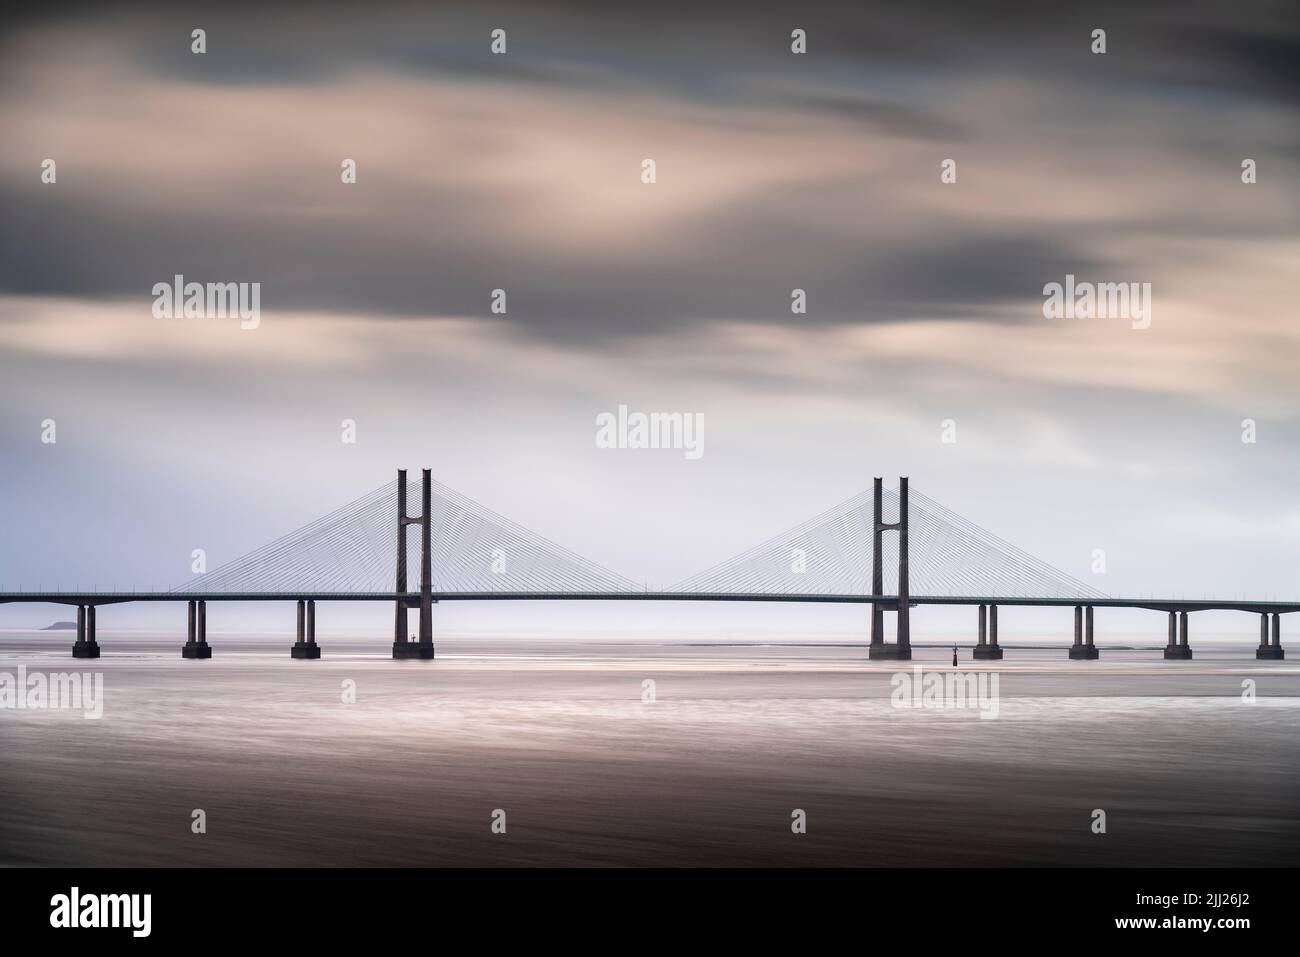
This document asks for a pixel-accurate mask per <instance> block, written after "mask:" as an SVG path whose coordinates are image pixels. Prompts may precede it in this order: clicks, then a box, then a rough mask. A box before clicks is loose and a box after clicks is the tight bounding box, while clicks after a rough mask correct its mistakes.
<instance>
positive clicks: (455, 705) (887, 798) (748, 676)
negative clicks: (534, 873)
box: [0, 630, 1300, 866]
mask: <svg viewBox="0 0 1300 957" xmlns="http://www.w3.org/2000/svg"><path fill="white" fill-rule="evenodd" d="M71 640H72V636H71V635H69V634H67V633H49V632H44V633H42V632H14V631H10V632H0V672H6V671H7V672H10V673H14V672H16V670H17V667H18V665H20V664H22V665H26V667H27V668H28V670H29V671H34V670H51V671H88V672H102V673H103V675H104V695H105V701H104V716H103V718H102V719H100V720H87V719H85V718H84V717H82V715H81V714H80V713H79V712H75V711H32V710H0V767H2V768H3V771H2V772H0V864H6V865H26V864H50V865H499V864H512V865H517V864H524V865H530V864H559V865H591V864H597V865H629V864H630V865H661V866H662V865H729V864H730V865H755V864H766V865H868V866H870V865H930V864H945V865H994V866H1000V865H1052V864H1059V865H1073V864H1083V865H1245V866H1253V865H1261V866H1262V865H1270V866H1281V865H1287V866H1289V865H1290V864H1291V863H1292V862H1293V861H1294V859H1295V855H1296V853H1297V851H1300V736H1298V735H1297V734H1296V731H1297V722H1298V719H1300V668H1297V667H1296V665H1295V664H1293V663H1292V662H1290V661H1283V662H1256V661H1255V660H1254V659H1253V648H1252V646H1251V645H1250V644H1249V643H1248V642H1240V643H1236V644H1226V643H1224V644H1222V645H1221V646H1218V647H1216V646H1214V645H1213V644H1212V643H1211V642H1209V641H1204V640H1203V641H1201V642H1199V643H1197V644H1194V646H1193V647H1194V648H1195V651H1196V654H1197V658H1196V660H1194V661H1191V662H1165V661H1163V660H1161V658H1160V652H1159V650H1158V649H1159V647H1160V646H1159V643H1158V642H1151V643H1148V644H1147V647H1145V648H1143V649H1139V650H1128V651H1123V650H1115V649H1112V648H1109V647H1105V646H1103V650H1102V656H1103V658H1102V660H1101V661H1097V662H1070V661H1067V660H1065V650H1064V646H1063V645H1059V644H1055V645H1051V646H1048V644H1047V643H1046V642H1044V643H1042V646H1040V647H1036V648H1034V647H1025V646H1024V645H1018V644H1016V643H1015V642H1014V641H1013V642H1012V643H1011V644H1006V643H1004V647H1006V648H1007V655H1008V657H1007V659H1006V660H1004V661H1002V662H990V663H985V665H983V666H981V667H979V668H978V669H976V666H975V665H974V664H973V663H972V662H970V661H969V660H968V651H964V652H963V666H964V667H965V668H969V669H972V670H996V671H997V673H998V675H999V685H998V691H999V700H998V716H997V718H996V719H993V720H986V719H981V718H979V716H978V711H975V710H970V709H962V710H946V711H937V710H918V709H913V710H905V709H900V708H897V707H894V706H893V705H892V704H891V690H892V688H891V675H893V674H894V673H895V672H896V671H898V670H900V669H899V666H898V665H895V664H890V663H887V662H876V663H868V662H867V661H866V660H865V655H864V649H863V648H862V646H860V645H849V644H831V643H828V644H823V645H808V644H797V645H779V644H762V645H745V644H741V643H731V644H726V645H722V644H707V643H696V644H676V643H669V642H664V643H651V642H643V643H628V642H609V643H601V642H577V641H569V642H558V641H554V640H545V641H543V640H537V639H525V638H519V639H514V640H511V639H501V640H494V641H486V640H468V639H464V640H455V639H444V640H442V641H441V642H440V643H439V646H438V654H439V658H438V660H437V661H436V662H432V663H430V662H394V661H392V660H391V658H389V657H388V644H387V642H386V641H385V640H381V639H361V638H351V639H346V638H322V641H321V644H322V648H323V652H324V657H323V658H322V659H321V660H319V661H293V660H291V659H290V658H289V655H288V645H289V640H288V639H286V638H284V637H283V636H266V635H261V636H234V635H222V634H214V635H211V636H210V642H211V644H212V646H213V648H214V657H213V658H212V659H211V660H210V661H183V660H181V659H180V656H179V648H180V643H179V642H178V641H177V640H176V639H175V638H173V637H167V638H162V637H129V636H125V635H117V634H113V633H111V632H106V631H102V630H101V633H100V643H101V646H102V647H103V648H104V651H105V657H103V658H101V659H99V660H98V661H74V660H73V659H72V658H71V657H70V656H69V654H68V647H69V646H70V644H71ZM918 663H919V664H921V665H923V666H924V667H925V668H926V669H931V670H941V671H951V646H950V645H948V646H938V645H935V646H933V647H924V646H922V647H918V648H917V660H916V661H915V662H913V664H918ZM645 679H652V680H653V681H654V682H655V700H654V702H653V703H643V700H642V698H643V682H644V681H645ZM1245 679H1254V680H1255V682H1256V690H1257V699H1256V702H1255V703H1253V704H1249V703H1246V702H1244V701H1243V700H1242V683H1243V680H1245ZM345 682H355V691H356V700H355V703H344V701H343V693H344V690H345ZM195 809H202V810H203V811H204V812H205V814H206V822H207V832H206V833H205V834H194V833H192V831H191V820H192V812H193V811H194V810H195ZM497 809H501V810H503V811H504V812H505V820H506V833H505V834H504V835H502V834H494V833H493V832H492V828H491V825H492V820H493V812H494V811H495V810H497ZM796 809H799V810H802V811H804V812H805V814H806V819H807V833H806V834H801V835H796V834H793V833H792V831H791V821H792V812H793V811H795V810H796ZM1094 809H1102V810H1104V811H1105V813H1106V826H1107V827H1106V833H1105V834H1100V835H1099V834H1094V833H1093V832H1092V828H1091V825H1092V822H1093V812H1094Z"/></svg>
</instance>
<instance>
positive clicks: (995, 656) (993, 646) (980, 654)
mask: <svg viewBox="0 0 1300 957" xmlns="http://www.w3.org/2000/svg"><path fill="white" fill-rule="evenodd" d="M984 636H985V618H984V606H983V605H980V638H979V644H978V645H976V646H975V655H974V657H975V659H976V660H977V661H1001V660H1002V647H1001V646H1000V645H999V644H998V606H997V605H989V610H988V641H987V642H986V641H985V639H984Z"/></svg>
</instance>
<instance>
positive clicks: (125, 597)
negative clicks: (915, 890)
mask: <svg viewBox="0 0 1300 957" xmlns="http://www.w3.org/2000/svg"><path fill="white" fill-rule="evenodd" d="M300 599H305V600H311V601H397V600H398V599H405V600H407V601H410V602H413V603H418V602H419V600H420V593H419V592H418V591H408V592H401V593H399V592H328V591H327V592H320V591H318V592H313V591H292V592H288V591H285V592H267V591H258V592H200V591H194V592H184V591H169V592H144V591H132V592H127V591H25V592H0V604H3V603H6V602H52V603H56V604H70V605H91V604H93V605H110V604H119V603H122V602H132V601H298V600H300ZM433 600H434V601H436V602H441V601H756V602H773V601H777V602H809V603H832V604H873V603H875V604H881V605H884V606H885V607H886V608H889V607H891V606H897V604H898V597H897V596H896V595H876V596H872V595H822V594H747V593H743V592H671V591H627V592H558V591H557V592H434V593H433ZM908 601H909V603H910V604H912V605H1008V606H1015V605H1025V606H1039V607H1060V606H1071V605H1085V606H1086V605H1091V606H1093V607H1097V608H1145V609H1150V610H1153V611H1211V610H1225V611H1246V612H1255V613H1258V614H1265V613H1278V614H1282V613H1286V612H1293V611H1300V602H1279V601H1243V600H1240V599H1194V598H1068V597H1067V598H1026V597H1023V596H997V595H980V596H955V595H911V596H909V598H908Z"/></svg>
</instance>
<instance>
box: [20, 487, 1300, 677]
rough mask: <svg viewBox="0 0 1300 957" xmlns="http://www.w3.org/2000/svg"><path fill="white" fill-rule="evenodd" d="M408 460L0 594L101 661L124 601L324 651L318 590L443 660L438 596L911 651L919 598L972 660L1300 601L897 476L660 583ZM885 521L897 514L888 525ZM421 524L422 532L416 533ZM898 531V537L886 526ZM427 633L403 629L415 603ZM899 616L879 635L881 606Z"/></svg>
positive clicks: (1275, 620)
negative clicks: (369, 487)
mask: <svg viewBox="0 0 1300 957" xmlns="http://www.w3.org/2000/svg"><path fill="white" fill-rule="evenodd" d="M407 493H408V489H407V480H406V473H405V471H399V472H398V475H397V479H396V481H393V482H390V483H388V484H387V485H384V486H382V487H381V488H378V489H375V490H374V491H372V492H370V493H368V494H366V495H363V496H361V497H360V498H358V499H356V500H355V501H352V502H349V503H348V504H347V505H344V506H343V507H341V508H339V509H336V510H335V511H333V512H330V513H329V514H328V515H325V516H322V517H321V518H319V519H317V520H316V521H314V522H311V523H310V524H308V525H305V526H303V527H302V528H299V529H296V530H295V531H292V532H290V533H288V534H286V535H282V536H281V537H279V538H277V539H275V540H274V541H272V542H269V543H268V544H266V545H263V546H262V547H260V548H257V549H255V550H254V551H251V552H249V553H248V554H246V555H243V556H242V557H240V558H237V559H235V560H234V561H231V562H227V563H225V564H223V565H221V566H219V567H217V568H215V569H213V570H212V571H210V572H208V573H206V574H203V575H200V576H197V577H196V578H194V579H193V580H191V581H189V582H187V583H185V584H184V585H181V586H178V587H177V588H174V589H172V590H170V591H166V592H24V591H0V603H3V602H19V601H29V602H30V601H46V602H57V603H62V604H72V605H76V606H77V640H76V643H75V644H74V646H73V654H74V655H75V656H77V657H85V658H93V657H98V656H99V650H100V649H99V644H98V641H97V638H96V627H95V623H96V608H97V607H98V606H101V605H109V604H117V603H121V602H131V601H184V602H186V603H187V605H188V611H189V632H188V640H187V641H186V643H185V646H184V649H183V655H184V656H185V657H187V658H195V659H202V658H208V657H210V656H211V654H212V650H211V647H210V646H209V645H208V643H207V603H208V602H210V601H295V602H296V603H297V618H298V632H297V640H296V642H295V643H294V645H293V647H292V654H293V656H294V657H296V658H317V657H319V656H320V647H319V645H318V644H317V642H316V640H315V632H316V627H315V619H316V602H317V601H391V602H393V606H394V625H393V656H394V657H396V658H425V659H431V658H433V657H434V644H433V605H435V604H437V603H438V602H442V601H463V600H476V599H477V600H486V599H491V600H525V599H528V600H617V601H645V600H653V601H787V602H851V603H859V604H867V605H870V607H871V619H870V620H871V626H870V627H871V638H870V644H869V646H868V648H869V654H870V657H871V658H878V659H895V660H900V659H908V658H910V657H911V628H910V617H911V609H912V608H913V607H914V606H918V605H977V606H978V607H979V612H978V641H977V644H976V645H975V648H974V655H975V657H976V658H980V659H1000V658H1001V657H1002V655H1003V650H1002V647H1001V646H1000V645H999V643H998V606H1000V605H1042V606H1054V605H1055V606H1073V607H1074V644H1073V645H1072V646H1071V647H1070V652H1069V654H1070V657H1071V658H1075V659H1081V660H1088V659H1095V658H1097V657H1098V656H1099V651H1098V649H1097V646H1096V644H1095V641H1094V634H1093V609H1094V607H1125V608H1147V609H1154V610H1159V611H1164V612H1167V613H1168V615H1169V627H1168V643H1167V645H1166V647H1165V652H1164V654H1165V657H1166V658H1168V659H1172V660H1178V659H1183V660H1185V659H1189V658H1191V657H1192V651H1191V648H1190V646H1189V641H1188V614H1189V613H1191V612H1195V611H1202V610H1207V609H1235V610H1239V611H1245V612H1252V613H1255V614H1258V615H1259V616H1260V644H1259V647H1258V648H1257V649H1256V656H1257V657H1259V658H1270V659H1280V658H1282V657H1283V656H1284V652H1283V649H1282V647H1281V625H1280V616H1281V615H1282V614H1284V613H1286V612H1291V611H1297V610H1300V603H1288V602H1255V601H1219V600H1203V601H1198V600H1187V599H1169V600H1163V599H1125V598H1112V597H1109V596H1106V595H1104V594H1102V593H1101V592H1099V591H1097V590H1096V589H1094V588H1092V587H1090V586H1088V585H1086V584H1084V583H1082V582H1080V581H1078V580H1077V579H1075V578H1072V577H1071V576H1069V575H1067V574H1065V573H1064V572H1061V571H1059V570H1057V569H1055V568H1053V567H1052V566H1050V565H1048V564H1047V563H1045V562H1042V561H1040V560H1038V559H1036V558H1034V557H1033V556H1032V555H1029V554H1027V553H1026V552H1024V551H1022V550H1021V549H1019V548H1017V547H1015V546H1014V545H1012V544H1010V543H1009V542H1006V541H1004V540H1002V539H1001V538H999V537H997V536H996V535H994V534H992V533H991V532H989V531H987V530H985V529H983V528H981V527H979V526H978V525H976V524H974V523H973V522H971V521H969V520H967V519H966V518H963V517H962V516H960V515H958V514H957V513H955V512H953V511H951V510H949V509H947V508H945V507H944V506H943V505H940V504H939V503H938V502H936V501H934V500H933V499H931V498H929V497H928V496H926V495H924V494H922V493H920V492H918V491H917V490H915V489H909V487H908V480H907V479H906V478H903V479H900V481H899V485H898V487H897V488H896V489H885V488H884V487H883V483H882V480H881V479H879V478H877V479H876V480H875V483H874V487H873V489H872V490H870V491H865V492H863V493H861V494H859V495H856V496H854V497H853V498H851V499H849V500H847V501H845V502H842V503H840V504H839V505H837V506H835V507H833V508H831V509H828V510H827V511H825V512H822V513H821V514H819V515H817V516H814V517H813V518H811V519H809V520H808V521H806V522H804V523H803V524H801V525H799V526H797V527H795V528H792V529H790V530H788V531H787V532H784V533H782V534H780V535H777V536H775V537H773V538H769V539H768V540H766V541H764V542H762V543H760V544H758V545H756V546H754V547H753V548H751V549H749V550H747V551H745V552H742V553H741V554H739V555H737V556H735V557H733V558H731V559H729V560H727V561H725V562H722V563H720V564H717V565H714V566H713V567H711V568H708V569H705V570H704V571H701V572H699V573H697V574H695V575H692V576H690V577H689V578H686V579H683V580H682V581H680V582H678V583H676V584H675V585H673V586H671V587H669V588H667V589H663V590H655V591H651V590H649V589H647V588H644V587H642V586H639V585H637V583H635V582H633V581H632V580H631V579H628V578H626V577H624V576H623V575H620V574H618V573H617V572H615V571H612V570H610V569H608V568H605V567H603V566H601V565H599V564H597V563H595V562H592V561H589V560H587V559H585V558H583V557H582V556H580V555H577V554H575V553H573V552H572V551H570V550H568V549H566V548H564V547H563V546H561V545H558V544H556V543H555V542H552V541H550V540H549V539H547V538H545V537H543V536H541V535H538V534H537V533H535V532H532V531H530V530H529V529H527V528H524V527H523V526H521V525H519V524H517V523H515V522H512V521H511V520H510V519H508V518H506V517H504V516H502V515H500V514H498V513H496V512H494V511H492V510H491V509H489V508H487V507H485V506H483V505H481V504H479V503H478V502H475V501H474V500H472V499H470V498H467V497H465V496H464V495H461V494H460V493H458V492H456V491H454V490H453V489H450V488H447V487H446V486H444V485H442V484H440V483H438V482H435V481H434V480H433V478H432V476H431V474H430V472H429V470H427V469H426V470H424V472H423V477H422V483H421V487H420V503H419V508H418V510H417V513H416V514H412V509H411V505H410V502H409V501H408V494H407ZM887 519H888V520H887ZM412 529H415V530H416V532H417V534H414V535H412V534H410V531H411V530H412ZM886 533H895V534H886ZM411 611H415V612H416V616H417V622H418V632H417V633H416V634H414V635H411V636H410V637H408V630H407V629H408V614H409V612H411ZM886 613H892V614H894V615H895V616H896V619H897V625H896V629H895V634H896V640H895V641H893V642H887V641H886V640H885V629H884V616H885V614H886Z"/></svg>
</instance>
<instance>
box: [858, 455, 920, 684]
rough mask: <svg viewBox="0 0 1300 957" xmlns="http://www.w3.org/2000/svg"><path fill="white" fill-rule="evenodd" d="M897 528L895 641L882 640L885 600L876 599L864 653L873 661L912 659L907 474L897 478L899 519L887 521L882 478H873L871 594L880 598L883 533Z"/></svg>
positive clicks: (883, 588)
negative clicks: (896, 621) (908, 570)
mask: <svg viewBox="0 0 1300 957" xmlns="http://www.w3.org/2000/svg"><path fill="white" fill-rule="evenodd" d="M887 531H896V532H898V601H897V602H895V603H894V611H895V612H896V613H897V615H898V627H897V629H896V631H897V641H896V642H895V643H893V644H890V643H888V642H886V641H885V611H886V610H887V606H888V603H887V602H881V601H876V602H873V603H872V605H871V645H870V647H869V648H868V649H867V657H868V658H869V659H870V660H872V661H880V660H883V661H910V660H911V659H912V635H911V627H910V621H909V617H908V616H909V612H910V611H911V605H910V603H909V596H910V592H909V591H908V580H907V477H906V476H903V477H902V478H900V479H899V480H898V521H897V522H889V523H886V522H885V520H884V492H883V488H882V480H881V479H880V478H877V479H876V480H875V488H874V496H873V505H872V524H871V594H872V597H874V598H879V597H880V596H882V595H883V594H884V591H885V587H884V578H885V576H884V569H882V568H881V562H882V560H883V553H884V541H883V537H884V533H885V532H887Z"/></svg>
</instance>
